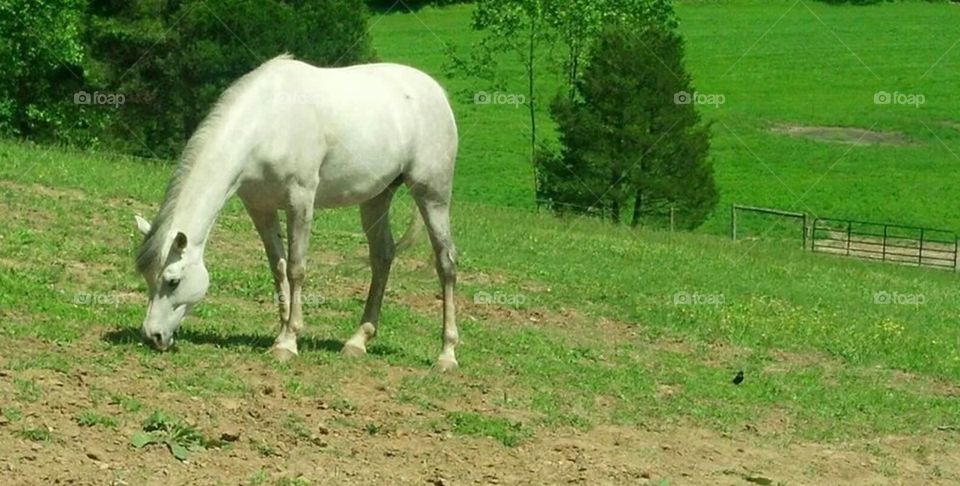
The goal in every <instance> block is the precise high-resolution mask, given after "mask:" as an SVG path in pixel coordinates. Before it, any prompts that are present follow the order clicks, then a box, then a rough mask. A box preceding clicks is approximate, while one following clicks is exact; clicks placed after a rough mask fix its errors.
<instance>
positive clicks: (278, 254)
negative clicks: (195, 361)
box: [136, 56, 458, 370]
mask: <svg viewBox="0 0 960 486" xmlns="http://www.w3.org/2000/svg"><path fill="white" fill-rule="evenodd" d="M456 153H457V127H456V122H455V120H454V117H453V112H452V110H451V109H450V104H449V102H448V101H447V98H446V94H445V93H444V91H443V89H442V88H441V87H440V85H438V84H437V82H436V81H434V80H433V79H432V78H430V77H429V76H428V75H426V74H424V73H423V72H420V71H418V70H416V69H413V68H410V67H406V66H400V65H396V64H368V65H360V66H352V67H345V68H335V69H324V68H317V67H314V66H311V65H309V64H306V63H303V62H299V61H296V60H294V59H292V58H291V57H290V56H280V57H277V58H274V59H272V60H270V61H268V62H266V63H264V64H263V65H261V66H260V67H258V68H257V69H255V70H254V71H252V72H250V73H249V74H247V75H245V76H243V77H242V78H240V79H239V80H238V81H236V82H235V83H234V84H233V85H232V86H231V87H230V88H229V89H228V90H227V91H226V92H225V93H224V94H223V96H222V97H221V98H220V100H219V101H218V102H217V104H216V106H215V107H214V109H213V110H212V112H211V113H210V115H208V116H207V118H206V119H205V120H204V122H203V123H202V124H201V125H200V127H199V128H198V129H197V131H196V132H195V133H194V134H193V136H192V137H191V138H190V141H189V142H188V143H187V146H186V149H185V150H184V154H183V157H182V160H181V162H180V166H179V167H178V169H177V171H176V173H175V175H174V176H173V179H172V180H171V181H170V184H169V186H168V188H167V193H166V196H165V200H164V202H163V205H162V207H161V209H160V211H159V213H158V215H157V216H156V218H155V219H154V221H153V223H152V224H151V223H149V222H147V221H146V220H144V219H143V218H141V217H140V216H137V217H136V220H137V226H138V228H139V229H140V231H141V232H143V234H144V241H143V244H142V245H141V247H140V250H139V252H138V254H137V269H138V271H139V272H140V273H141V274H142V275H143V277H144V278H145V279H146V281H147V286H148V288H149V294H150V301H149V304H148V307H147V315H146V318H145V319H144V321H143V334H144V337H145V338H146V339H147V340H148V341H150V342H151V343H152V344H153V345H155V346H156V347H157V348H158V349H160V350H165V349H167V348H168V347H169V346H170V345H171V344H172V343H173V337H174V333H175V332H176V330H177V329H178V328H179V326H180V323H181V322H182V321H183V318H184V317H185V316H186V315H187V314H188V313H189V311H190V309H191V308H192V307H193V306H194V305H195V304H196V303H197V302H199V301H200V299H202V298H203V296H204V295H205V294H206V291H207V288H208V286H209V276H208V274H207V270H206V267H205V266H204V263H203V253H204V248H205V246H206V243H207V237H208V236H209V234H210V230H211V228H212V227H213V225H214V222H215V220H216V217H217V214H218V213H219V212H220V210H221V209H222V208H223V206H224V204H225V203H226V201H227V200H228V199H229V198H230V196H231V195H233V194H234V193H237V194H238V195H239V196H240V199H241V200H242V201H243V203H244V205H245V207H246V209H247V212H248V213H249V214H250V218H251V219H252V220H253V223H254V225H255V226H256V228H257V232H258V233H259V234H260V238H261V239H262V240H263V245H264V248H265V249H266V252H267V259H268V260H269V262H270V268H271V270H272V271H273V278H274V283H275V286H276V292H277V295H278V297H279V303H280V323H281V329H280V334H279V335H278V336H277V338H276V340H275V342H274V345H273V347H272V348H271V352H273V353H274V355H276V356H277V358H279V359H281V360H285V359H289V358H291V357H294V356H296V355H297V334H298V333H300V332H301V330H302V329H303V310H302V305H301V289H302V286H303V281H304V275H305V270H306V256H307V244H308V240H309V237H310V227H311V223H312V221H313V211H314V209H315V208H331V207H339V206H347V205H354V204H359V205H360V217H361V221H362V224H363V230H364V232H365V233H366V235H367V241H368V242H369V246H370V266H371V269H372V274H373V277H372V279H371V283H370V290H369V293H368V295H367V302H366V306H365V307H364V312H363V319H362V320H361V323H360V326H359V329H358V330H357V331H356V333H355V334H354V335H353V336H352V337H351V338H350V339H349V340H348V341H347V342H346V343H345V344H344V346H343V353H344V354H346V355H349V356H362V355H364V354H365V353H366V345H367V343H368V342H369V341H370V339H372V338H373V337H374V336H375V335H376V334H377V325H378V322H379V318H380V307H381V304H382V302H383V293H384V289H385V287H386V284H387V277H388V275H389V273H390V265H391V263H392V261H393V257H394V252H395V248H396V246H395V244H394V240H393V236H392V235H391V231H390V223H389V220H388V213H389V209H390V203H391V201H392V199H393V195H394V192H395V191H396V189H397V188H398V187H399V186H400V185H401V184H406V185H407V187H408V188H409V189H410V193H411V195H412V196H413V198H414V199H415V200H416V203H417V206H418V207H419V210H420V215H421V216H422V218H423V221H424V222H425V223H426V226H427V230H428V233H429V236H430V242H431V244H432V245H433V249H434V253H435V256H436V267H437V273H438V274H439V276H440V283H441V286H442V290H443V335H442V336H443V337H442V340H443V348H442V351H441V353H440V356H439V358H438V359H437V366H438V367H439V368H440V369H441V370H450V369H454V368H456V367H457V359H456V356H455V354H454V348H455V347H456V345H457V341H458V334H457V325H456V319H455V307H454V284H455V281H456V265H455V261H456V253H455V250H454V245H453V239H452V236H451V232H450V194H451V188H452V183H453V166H454V160H455V159H456ZM279 210H285V211H286V212H287V239H288V244H289V249H287V250H285V249H284V247H283V241H282V238H281V235H280V224H279V222H278V218H277V216H278V211H279Z"/></svg>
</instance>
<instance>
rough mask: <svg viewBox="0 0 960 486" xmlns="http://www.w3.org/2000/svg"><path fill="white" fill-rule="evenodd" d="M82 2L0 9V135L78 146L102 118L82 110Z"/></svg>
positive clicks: (29, 0)
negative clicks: (79, 103) (79, 96)
mask: <svg viewBox="0 0 960 486" xmlns="http://www.w3.org/2000/svg"><path fill="white" fill-rule="evenodd" d="M84 7H85V2H84V1H83V0H7V1H4V2H2V3H0V72H3V76H0V134H3V135H7V136H10V135H13V136H23V137H31V138H34V139H37V140H44V141H48V140H55V139H59V140H69V141H80V140H83V139H87V138H88V137H87V136H85V135H84V134H83V132H84V130H85V129H87V128H90V127H95V126H98V124H99V123H98V120H97V119H98V116H97V114H96V113H93V112H91V111H90V110H85V109H78V108H77V106H76V105H75V103H74V98H73V96H74V94H75V93H76V92H77V90H78V89H79V87H80V86H82V84H83V83H82V80H83V68H82V67H81V64H82V62H83V51H84V46H83V43H82V41H81V30H82V21H83V17H84Z"/></svg>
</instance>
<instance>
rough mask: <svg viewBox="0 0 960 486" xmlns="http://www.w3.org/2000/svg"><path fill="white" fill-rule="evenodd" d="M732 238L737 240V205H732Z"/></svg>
mask: <svg viewBox="0 0 960 486" xmlns="http://www.w3.org/2000/svg"><path fill="white" fill-rule="evenodd" d="M730 238H731V239H733V241H737V205H736V204H733V205H731V206H730Z"/></svg>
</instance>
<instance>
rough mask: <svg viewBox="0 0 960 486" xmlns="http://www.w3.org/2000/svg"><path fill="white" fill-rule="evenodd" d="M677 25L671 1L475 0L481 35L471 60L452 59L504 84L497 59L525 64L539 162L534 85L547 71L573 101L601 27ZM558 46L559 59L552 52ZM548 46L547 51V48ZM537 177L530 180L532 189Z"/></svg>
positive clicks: (475, 22) (532, 152)
mask: <svg viewBox="0 0 960 486" xmlns="http://www.w3.org/2000/svg"><path fill="white" fill-rule="evenodd" d="M610 23H626V24H638V25H643V24H647V23H656V24H663V25H667V26H669V27H673V26H674V25H675V19H674V13H673V7H672V6H671V3H670V1H669V0H479V1H478V2H477V8H476V10H474V14H473V28H474V30H477V31H480V32H484V33H485V35H484V37H483V38H482V39H481V41H480V42H479V43H478V44H477V45H475V46H474V50H473V52H472V56H471V59H470V61H463V60H461V59H459V58H456V56H455V55H454V64H455V66H457V67H458V68H460V70H461V71H465V72H468V73H470V74H473V75H478V76H480V77H485V78H487V79H490V80H493V81H494V82H502V80H501V79H499V77H500V74H501V73H500V69H499V66H498V62H497V58H498V55H500V54H503V53H511V54H513V55H515V56H516V58H517V59H518V60H519V62H520V64H521V65H522V66H523V70H524V74H525V78H526V90H527V95H526V98H527V100H526V101H527V111H528V114H529V122H530V136H529V140H530V160H531V162H532V163H533V165H534V168H536V163H537V161H536V158H537V155H536V154H537V145H538V137H537V117H536V112H537V106H538V97H537V84H538V83H539V82H540V78H541V77H542V73H543V71H544V70H545V69H544V68H546V71H548V72H553V73H556V74H559V75H560V76H559V77H560V80H561V90H562V91H564V92H566V93H567V94H568V96H570V97H571V98H572V97H573V93H574V92H575V86H576V82H577V80H578V79H579V78H580V74H581V68H582V66H583V61H584V59H586V58H587V57H588V56H589V54H590V52H591V51H592V49H593V46H594V44H595V43H596V40H597V37H598V36H599V34H600V32H601V31H602V28H603V26H604V25H607V24H610ZM555 44H559V45H561V46H562V49H561V50H560V52H561V54H560V55H559V56H557V55H556V53H555V52H554V50H553V47H554V45H555ZM548 47H549V49H547V48H548ZM537 184H538V179H537V178H536V177H535V178H534V186H535V189H536V186H537Z"/></svg>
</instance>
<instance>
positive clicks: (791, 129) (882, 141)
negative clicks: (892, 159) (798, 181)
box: [771, 125, 914, 145]
mask: <svg viewBox="0 0 960 486" xmlns="http://www.w3.org/2000/svg"><path fill="white" fill-rule="evenodd" d="M771 131H773V132H774V133H778V134H781V135H789V136H792V137H800V138H806V139H809V140H816V141H818V142H831V143H843V144H849V145H911V144H913V143H914V141H913V140H912V139H911V138H910V137H908V136H907V135H906V134H903V133H900V132H878V131H873V130H865V129H863V128H855V127H829V126H800V125H777V126H775V127H773V128H772V129H771Z"/></svg>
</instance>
